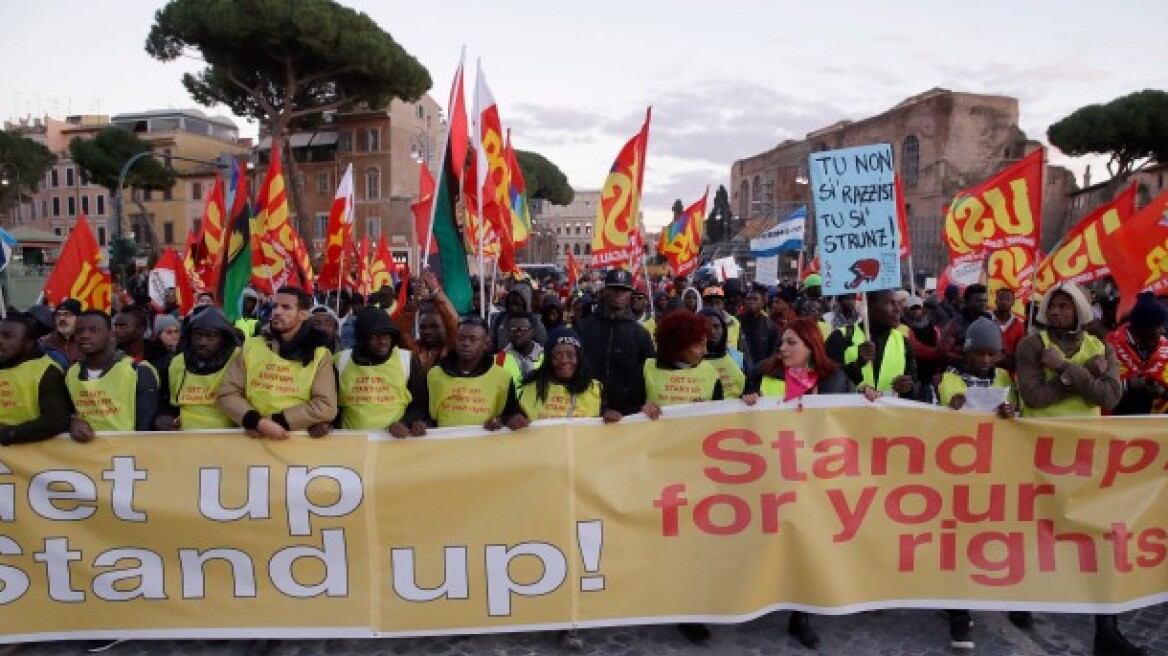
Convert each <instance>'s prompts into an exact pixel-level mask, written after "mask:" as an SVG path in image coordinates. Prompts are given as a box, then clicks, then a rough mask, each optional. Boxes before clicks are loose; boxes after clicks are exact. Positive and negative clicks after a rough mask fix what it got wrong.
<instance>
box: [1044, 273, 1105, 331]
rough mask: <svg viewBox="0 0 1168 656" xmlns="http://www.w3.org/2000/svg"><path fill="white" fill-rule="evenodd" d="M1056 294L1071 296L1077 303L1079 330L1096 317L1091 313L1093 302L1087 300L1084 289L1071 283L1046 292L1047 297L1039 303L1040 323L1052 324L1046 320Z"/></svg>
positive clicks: (1061, 284)
mask: <svg viewBox="0 0 1168 656" xmlns="http://www.w3.org/2000/svg"><path fill="white" fill-rule="evenodd" d="M1056 292H1062V293H1064V294H1066V295H1067V296H1070V297H1071V300H1072V301H1073V302H1074V303H1075V318H1076V321H1075V324H1076V326H1077V327H1078V328H1082V327H1084V326H1086V325H1087V324H1088V323H1090V322H1091V319H1093V318H1094V316H1095V313H1094V312H1092V311H1091V300H1090V299H1089V298H1087V293H1086V292H1084V291H1083V288H1082V287H1080V286H1078V285H1076V284H1075V283H1073V282H1069V281H1068V282H1060V283H1059V284H1057V285H1055V286H1054V287H1051V288H1050V289H1049V290H1048V291H1047V292H1046V295H1045V296H1043V297H1042V300H1041V301H1039V303H1038V320H1039V321H1041V322H1042V323H1044V324H1049V323H1050V322H1049V321H1047V319H1046V311H1047V310H1048V309H1050V299H1051V297H1053V296H1054V295H1055V293H1056Z"/></svg>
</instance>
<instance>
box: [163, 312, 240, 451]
mask: <svg viewBox="0 0 1168 656" xmlns="http://www.w3.org/2000/svg"><path fill="white" fill-rule="evenodd" d="M187 331H188V334H187V336H186V338H185V339H184V340H183V342H182V345H181V347H180V350H179V353H178V354H177V355H175V356H174V358H173V359H171V360H170V362H169V363H168V366H167V367H166V368H165V369H160V370H159V371H160V376H161V384H160V388H161V389H162V390H163V398H162V402H161V404H160V410H159V416H158V417H157V418H156V419H155V421H154V427H155V428H156V429H158V430H165V431H174V430H180V429H185V430H202V429H211V428H231V427H233V426H235V423H233V422H232V421H231V419H230V418H228V416H227V415H226V414H224V413H223V411H222V410H220V409H219V406H218V404H217V403H216V398H217V397H218V394H219V387H220V384H221V383H222V381H223V377H224V375H225V374H226V373H227V365H228V364H230V363H231V361H232V360H233V359H234V358H235V357H236V356H237V355H238V354H239V345H240V342H241V341H242V338H241V335H240V333H239V331H238V330H237V329H236V328H235V327H234V326H232V325H231V322H230V321H228V320H227V316H226V315H224V314H223V311H222V310H220V309H219V308H216V307H207V308H204V309H203V310H201V311H200V312H199V313H198V314H196V315H195V316H193V317H192V318H191V320H190V323H189V324H188V325H187Z"/></svg>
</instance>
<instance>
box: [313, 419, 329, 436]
mask: <svg viewBox="0 0 1168 656" xmlns="http://www.w3.org/2000/svg"><path fill="white" fill-rule="evenodd" d="M332 431H333V425H332V424H330V423H328V422H327V421H322V422H320V423H319V424H313V425H311V426H309V427H308V435H309V436H310V437H324V436H326V435H328V434H329V433H331V432H332Z"/></svg>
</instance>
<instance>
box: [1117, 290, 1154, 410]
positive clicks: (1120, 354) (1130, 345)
mask: <svg viewBox="0 0 1168 656" xmlns="http://www.w3.org/2000/svg"><path fill="white" fill-rule="evenodd" d="M1166 321H1168V309H1165V308H1164V306H1163V305H1161V304H1160V302H1159V301H1158V300H1156V296H1155V294H1153V293H1152V292H1144V293H1142V294H1140V295H1139V297H1138V298H1137V299H1136V304H1135V307H1133V308H1132V311H1131V314H1130V315H1129V317H1128V321H1127V323H1126V324H1125V325H1122V326H1120V327H1119V328H1116V329H1115V330H1113V331H1111V333H1110V334H1108V335H1107V343H1108V344H1109V345H1110V346H1111V348H1113V349H1115V357H1116V359H1117V360H1119V377H1120V380H1121V381H1122V382H1123V396H1122V397H1120V399H1119V404H1118V405H1116V406H1115V409H1114V410H1113V411H1112V414H1116V415H1148V414H1155V415H1162V414H1164V412H1165V410H1168V338H1166V337H1164V323H1165V322H1166Z"/></svg>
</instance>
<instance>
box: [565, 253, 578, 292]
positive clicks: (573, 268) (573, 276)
mask: <svg viewBox="0 0 1168 656" xmlns="http://www.w3.org/2000/svg"><path fill="white" fill-rule="evenodd" d="M578 280H580V265H579V264H578V263H577V262H576V258H574V257H572V251H568V286H569V287H575V286H576V281H578Z"/></svg>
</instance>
